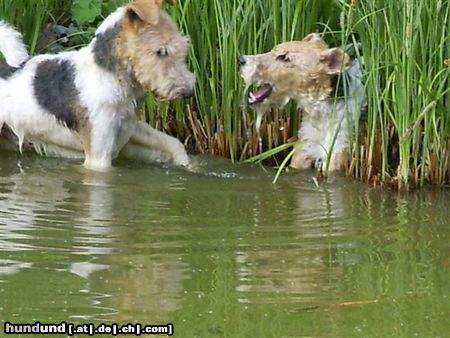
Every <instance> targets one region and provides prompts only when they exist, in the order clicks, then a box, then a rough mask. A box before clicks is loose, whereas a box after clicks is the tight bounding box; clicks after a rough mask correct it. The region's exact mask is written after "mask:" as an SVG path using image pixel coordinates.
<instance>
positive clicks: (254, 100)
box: [248, 93, 256, 104]
mask: <svg viewBox="0 0 450 338" xmlns="http://www.w3.org/2000/svg"><path fill="white" fill-rule="evenodd" d="M249 96H250V98H249V99H248V103H250V104H253V103H255V102H256V97H255V94H253V93H250V94H249Z"/></svg>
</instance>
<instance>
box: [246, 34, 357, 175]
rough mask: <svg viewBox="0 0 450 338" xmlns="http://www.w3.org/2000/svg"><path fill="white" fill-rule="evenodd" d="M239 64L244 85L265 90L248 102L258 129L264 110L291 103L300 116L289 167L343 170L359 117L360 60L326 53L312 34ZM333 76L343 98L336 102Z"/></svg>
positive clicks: (338, 52)
mask: <svg viewBox="0 0 450 338" xmlns="http://www.w3.org/2000/svg"><path fill="white" fill-rule="evenodd" d="M240 63H241V75H242V77H243V79H244V81H245V82H246V84H247V86H250V85H253V84H254V85H258V86H259V85H264V86H263V90H260V91H258V92H256V93H251V98H250V103H251V104H252V106H253V107H254V108H255V110H256V112H257V122H256V126H257V128H259V125H260V122H261V119H262V117H263V115H264V114H265V113H266V112H267V111H269V110H270V109H271V108H273V107H277V108H278V107H283V106H284V105H285V104H287V103H288V102H289V100H291V99H292V100H295V101H296V102H297V104H298V107H299V110H300V111H302V112H303V113H304V114H303V117H302V123H301V127H300V130H299V132H298V136H299V139H300V143H299V146H298V150H297V151H296V153H295V154H294V156H293V158H292V161H291V166H292V167H295V168H309V167H312V166H315V167H316V168H318V169H322V168H326V167H328V168H329V169H330V170H336V169H340V168H342V167H343V165H344V164H345V162H346V158H347V151H348V146H349V132H350V130H349V129H350V128H349V127H350V126H351V125H352V122H353V121H355V119H358V118H359V115H360V112H361V108H362V106H363V104H364V101H365V94H364V86H363V84H362V81H361V68H360V64H359V61H358V60H357V59H355V60H353V61H352V60H351V58H350V56H349V55H348V54H346V53H345V52H344V51H343V50H342V49H340V48H331V49H330V48H328V46H327V45H326V44H325V42H324V41H323V40H322V39H321V38H320V37H319V36H318V35H317V34H310V35H308V36H307V37H305V39H303V40H302V41H292V42H286V43H283V44H280V45H278V46H276V47H275V48H274V49H273V50H272V51H271V52H269V53H266V54H261V55H252V56H242V57H241V58H240ZM336 76H340V79H339V81H340V82H341V84H342V85H343V86H344V88H345V90H344V94H345V97H339V98H335V95H334V92H333V79H335V78H336ZM327 161H330V162H329V163H328V162H327Z"/></svg>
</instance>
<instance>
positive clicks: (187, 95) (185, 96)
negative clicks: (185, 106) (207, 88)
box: [182, 89, 194, 99]
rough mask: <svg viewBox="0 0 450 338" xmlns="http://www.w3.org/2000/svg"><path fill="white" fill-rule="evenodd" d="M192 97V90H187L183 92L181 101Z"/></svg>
mask: <svg viewBox="0 0 450 338" xmlns="http://www.w3.org/2000/svg"><path fill="white" fill-rule="evenodd" d="M193 95H194V90H193V89H187V90H185V91H184V92H183V95H182V97H183V99H189V98H191V97H192V96H193Z"/></svg>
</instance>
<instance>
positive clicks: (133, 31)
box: [116, 0, 195, 99]
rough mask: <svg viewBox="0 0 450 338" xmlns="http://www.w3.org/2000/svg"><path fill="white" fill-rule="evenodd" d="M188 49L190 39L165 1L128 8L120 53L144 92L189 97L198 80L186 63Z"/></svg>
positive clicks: (151, 0) (118, 43) (142, 2)
mask: <svg viewBox="0 0 450 338" xmlns="http://www.w3.org/2000/svg"><path fill="white" fill-rule="evenodd" d="M188 49H189V40H188V39H187V38H186V37H184V36H182V35H181V33H180V32H179V31H178V29H177V27H176V25H175V23H174V22H173V21H172V19H171V18H170V17H169V16H168V15H167V13H166V12H165V11H164V10H163V9H162V1H155V0H138V1H136V2H134V3H132V4H131V5H129V6H128V8H127V15H126V16H125V18H124V19H123V22H122V30H121V32H120V33H119V36H118V39H117V41H116V50H117V54H118V56H119V58H120V59H121V60H122V61H123V64H124V65H125V66H126V67H131V68H132V73H133V76H134V80H135V81H136V83H137V85H138V86H139V87H141V88H142V90H143V92H147V93H148V92H153V93H155V94H156V95H158V96H161V97H164V98H167V99H173V98H177V97H185V96H189V95H188V94H190V93H192V87H193V84H194V82H195V80H194V77H193V75H192V74H191V72H190V71H189V70H188V69H187V66H186V62H185V61H186V56H187V53H188Z"/></svg>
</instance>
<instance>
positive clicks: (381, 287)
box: [0, 153, 450, 337]
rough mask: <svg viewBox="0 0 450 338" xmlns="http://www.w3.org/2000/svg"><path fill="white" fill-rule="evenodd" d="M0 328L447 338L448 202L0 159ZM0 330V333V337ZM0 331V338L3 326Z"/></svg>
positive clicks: (206, 160)
mask: <svg viewBox="0 0 450 338" xmlns="http://www.w3.org/2000/svg"><path fill="white" fill-rule="evenodd" d="M0 156H1V159H0V318H1V319H2V321H3V322H4V321H10V322H12V323H34V322H36V321H41V322H46V323H50V322H54V323H60V322H62V321H65V322H69V323H75V324H84V323H95V324H100V323H109V324H111V323H121V324H126V323H128V322H131V323H142V324H167V323H173V324H174V329H175V336H177V337H334V336H336V337H349V336H361V337H414V336H417V337H448V336H449V334H450V326H449V323H448V320H449V318H450V245H449V244H450V242H449V237H450V210H449V205H450V191H449V189H441V190H428V191H422V192H420V193H411V194H402V193H397V192H393V191H388V189H380V188H370V187H367V186H366V185H364V184H361V183H358V182H355V181H353V180H351V179H347V178H344V177H335V178H333V179H331V180H330V181H329V182H327V183H324V182H322V183H321V185H320V187H319V188H317V187H316V185H315V184H314V182H313V181H312V179H311V173H310V172H304V173H295V174H287V175H284V176H282V178H281V179H280V181H279V182H278V183H277V185H272V184H271V180H272V178H273V175H274V172H273V171H267V169H266V170H264V169H263V168H261V167H259V166H250V165H232V164H230V163H229V162H228V161H225V160H222V159H217V158H213V157H197V158H195V161H196V162H198V166H199V170H198V172H197V173H192V172H187V171H184V170H180V169H176V168H165V167H163V166H160V165H153V166H149V165H142V164H137V163H131V164H130V163H124V162H121V163H117V164H116V165H115V167H114V169H113V170H111V171H110V172H108V173H94V172H90V171H87V170H85V169H83V168H82V167H81V166H80V165H79V164H78V163H76V162H71V161H67V160H55V159H44V158H40V157H37V156H31V155H26V156H24V157H20V156H18V155H15V154H11V153H2V154H0ZM3 322H2V324H3ZM2 326H3V325H2ZM2 331H3V327H2V328H1V329H0V332H2ZM0 335H1V336H3V334H1V333H0Z"/></svg>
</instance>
